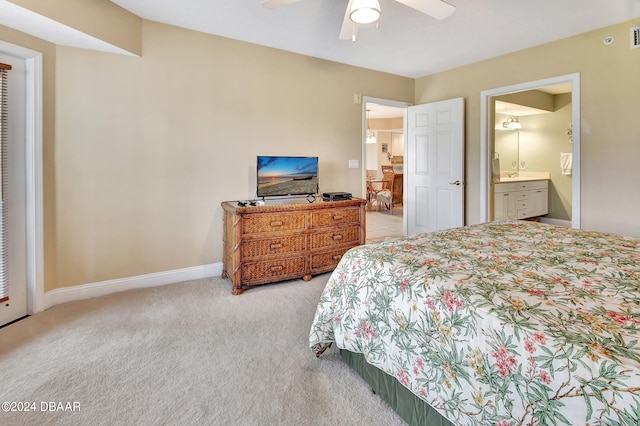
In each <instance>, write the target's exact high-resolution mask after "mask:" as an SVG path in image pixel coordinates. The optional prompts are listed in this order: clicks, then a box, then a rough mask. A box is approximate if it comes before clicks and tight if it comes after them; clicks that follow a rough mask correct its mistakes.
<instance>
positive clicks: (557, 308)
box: [309, 221, 640, 426]
mask: <svg viewBox="0 0 640 426" xmlns="http://www.w3.org/2000/svg"><path fill="white" fill-rule="evenodd" d="M639 287H640V240H638V239H633V238H625V237H619V236H614V235H610V234H603V233H595V232H587V231H581V230H575V229H568V228H561V227H556V226H552V225H545V224H539V223H534V222H522V221H521V222H505V223H488V224H482V225H474V226H469V227H464V228H457V229H453V230H447V231H442V232H435V233H430V234H421V235H417V236H413V237H404V238H399V239H395V240H389V241H386V242H382V243H378V244H371V245H364V246H360V247H356V248H354V249H352V250H350V251H349V252H347V253H346V254H345V256H344V257H343V259H342V261H341V262H340V264H339V265H338V267H337V268H336V269H335V271H334V272H333V274H332V275H331V277H330V279H329V281H328V283H327V286H326V288H325V290H324V292H323V294H322V296H321V299H320V301H319V304H318V309H317V312H316V315H315V319H314V322H313V325H312V327H311V332H310V336H309V345H310V347H311V348H312V350H313V351H314V352H315V353H316V354H317V355H318V356H320V354H321V353H322V352H323V351H324V350H325V349H326V347H328V346H329V345H330V344H331V343H333V342H335V343H336V345H337V346H338V347H339V348H343V349H347V350H349V351H352V352H358V353H362V354H364V355H365V357H366V359H367V361H368V362H369V363H370V364H373V365H375V366H377V367H378V368H380V369H382V370H384V371H385V372H387V373H388V374H390V375H391V376H394V377H396V378H397V380H399V381H400V382H401V383H402V384H403V385H404V386H406V387H407V388H409V389H410V390H411V391H412V392H413V393H415V394H416V395H418V396H419V397H420V398H422V399H424V400H425V401H427V402H428V403H429V404H430V405H431V406H433V407H434V408H436V409H437V410H438V411H439V412H440V413H441V414H442V415H443V416H445V417H446V418H448V419H449V420H450V421H451V422H453V423H454V424H459V425H499V426H506V425H555V424H558V425H561V424H566V425H587V424H589V425H599V424H606V425H640V345H639V344H638V335H639V331H638V329H639V326H640V293H639Z"/></svg>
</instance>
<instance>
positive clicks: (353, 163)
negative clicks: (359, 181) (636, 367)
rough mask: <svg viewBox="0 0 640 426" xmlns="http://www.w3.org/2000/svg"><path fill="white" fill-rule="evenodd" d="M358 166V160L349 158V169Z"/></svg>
mask: <svg viewBox="0 0 640 426" xmlns="http://www.w3.org/2000/svg"><path fill="white" fill-rule="evenodd" d="M358 167H360V166H359V161H358V160H349V168H350V169H357V168H358Z"/></svg>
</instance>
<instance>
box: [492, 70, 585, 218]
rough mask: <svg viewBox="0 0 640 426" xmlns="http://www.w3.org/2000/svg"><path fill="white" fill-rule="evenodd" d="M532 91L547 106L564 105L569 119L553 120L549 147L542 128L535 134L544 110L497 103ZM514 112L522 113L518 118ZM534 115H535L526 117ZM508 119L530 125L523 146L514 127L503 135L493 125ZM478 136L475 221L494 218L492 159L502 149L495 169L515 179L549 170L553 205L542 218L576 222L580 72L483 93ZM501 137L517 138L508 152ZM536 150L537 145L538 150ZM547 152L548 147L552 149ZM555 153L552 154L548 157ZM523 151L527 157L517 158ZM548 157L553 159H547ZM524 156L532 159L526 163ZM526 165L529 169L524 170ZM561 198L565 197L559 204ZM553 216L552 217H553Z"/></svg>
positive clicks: (519, 104)
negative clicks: (548, 103)
mask: <svg viewBox="0 0 640 426" xmlns="http://www.w3.org/2000/svg"><path fill="white" fill-rule="evenodd" d="M532 94H534V95H535V94H538V95H541V96H543V97H544V96H545V95H546V96H547V97H551V98H552V103H554V105H553V107H552V109H553V110H554V111H555V110H560V109H561V108H563V107H564V108H565V110H566V109H567V108H568V111H566V112H565V114H568V117H569V118H567V119H565V120H564V121H562V123H561V124H559V125H556V127H558V129H557V133H558V135H556V136H555V137H556V138H557V139H558V140H559V142H556V145H555V146H554V147H553V148H552V149H550V148H543V145H544V144H545V143H546V142H548V140H549V139H550V137H549V136H545V135H544V133H543V132H541V131H537V133H536V134H535V135H534V130H536V129H535V128H536V126H537V127H538V128H540V127H541V125H540V123H542V122H544V119H541V118H539V117H541V116H543V115H544V111H542V110H538V111H533V112H532V109H531V108H528V106H527V105H525V106H524V107H523V108H522V110H523V111H525V112H522V113H519V112H516V111H514V110H513V108H520V107H522V104H523V103H524V104H526V102H517V103H515V102H507V103H506V104H501V103H502V102H504V100H505V99H507V100H513V99H518V98H519V99H523V98H527V95H532ZM567 102H568V104H567ZM563 103H564V105H563ZM505 105H506V108H512V111H508V110H507V111H505V110H504V109H502V110H501V109H500V108H501V107H502V108H505ZM519 116H520V117H521V118H518V117H519ZM536 116H538V117H537V118H525V117H536ZM565 117H566V115H565ZM508 120H511V121H513V120H516V121H523V122H527V121H528V124H530V125H531V126H530V127H529V134H527V137H528V141H535V143H533V144H532V143H530V142H529V144H528V145H525V146H523V144H522V143H521V142H524V141H521V140H520V137H521V136H522V133H521V131H520V130H519V129H518V130H517V132H512V133H511V135H508V133H510V132H509V131H506V132H502V131H501V130H496V129H500V125H502V124H503V123H507V122H508ZM567 121H568V122H567ZM520 125H521V126H522V127H524V125H523V124H522V123H520ZM505 127H506V126H505ZM480 137H481V140H480V145H481V148H480V154H481V167H480V170H481V171H480V181H481V186H480V190H481V192H480V208H481V210H480V222H487V221H491V220H494V217H495V214H494V213H495V212H494V209H493V207H494V197H493V189H494V182H496V177H495V176H496V170H495V167H494V166H495V165H496V163H495V162H494V159H496V158H499V157H500V156H501V153H500V151H501V150H502V151H503V153H504V157H505V158H499V164H500V167H499V168H500V171H499V172H498V173H499V174H500V175H505V174H506V175H508V176H511V175H513V176H514V177H516V178H520V177H526V176H527V175H529V174H531V173H548V175H549V194H550V198H549V200H550V201H551V202H552V204H553V205H552V206H551V205H550V207H552V208H551V209H550V213H551V214H547V215H545V216H546V217H543V219H542V220H543V221H546V222H549V223H555V224H567V225H570V226H572V227H574V228H579V227H580V78H579V74H570V75H566V76H560V77H553V78H549V79H545V80H538V81H533V82H528V83H523V84H518V85H514V86H508V87H502V88H497V89H493V90H488V91H484V92H482V93H481V134H480ZM506 137H509V138H511V139H514V138H516V137H517V138H518V139H517V143H514V144H510V145H512V146H517V148H515V149H513V150H512V152H508V150H507V148H505V145H501V144H502V143H503V141H501V139H504V138H506ZM514 140H516V139H514ZM536 144H537V145H536ZM521 148H522V149H521ZM536 149H537V150H538V152H537V153H536ZM543 149H546V151H547V153H546V154H542V152H543ZM553 150H555V151H553ZM556 151H557V152H556ZM548 152H551V154H549V153H548ZM545 155H546V158H547V160H545V161H546V162H544V161H542V160H541V159H542V158H545ZM554 155H555V157H553V156H554ZM522 156H524V157H526V158H522ZM550 156H551V157H550ZM567 157H568V158H569V159H570V160H571V163H570V168H569V169H567V168H566V167H562V162H563V161H564V160H566V158H567ZM549 158H555V159H554V160H549ZM528 159H535V160H533V161H531V162H529V161H528ZM565 165H566V164H565ZM529 166H533V168H535V167H538V168H540V169H541V170H533V168H532V167H529ZM527 167H529V168H528V169H527ZM542 169H544V170H542ZM521 175H522V176H521ZM567 186H568V188H567ZM563 197H564V199H565V201H564V205H563ZM567 197H569V200H567ZM567 206H569V207H568V210H569V211H568V213H567V215H566V216H565V215H563V213H562V208H565V209H567ZM553 216H557V218H554V217H553Z"/></svg>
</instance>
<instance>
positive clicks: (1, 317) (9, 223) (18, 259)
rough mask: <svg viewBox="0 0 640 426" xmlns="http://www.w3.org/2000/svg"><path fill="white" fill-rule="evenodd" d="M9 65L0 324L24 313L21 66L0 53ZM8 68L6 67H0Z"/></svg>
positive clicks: (3, 100)
mask: <svg viewBox="0 0 640 426" xmlns="http://www.w3.org/2000/svg"><path fill="white" fill-rule="evenodd" d="M0 63H2V64H5V65H10V67H11V69H10V70H8V71H6V70H5V72H4V76H3V77H2V78H3V80H4V90H0V92H2V94H0V117H1V119H2V124H1V125H0V126H2V127H1V128H0V134H1V135H2V139H3V141H2V142H3V143H2V146H1V147H0V149H1V151H0V154H1V162H0V164H1V166H0V167H1V173H0V176H1V184H2V185H1V186H2V197H1V200H0V204H1V206H2V212H3V218H2V220H1V222H0V236H1V237H2V238H0V241H2V242H1V243H0V244H1V247H0V255H1V256H2V259H0V282H3V283H4V284H5V285H4V286H0V287H3V290H0V300H2V302H0V325H3V324H6V323H8V322H11V321H13V320H16V319H18V318H21V317H23V316H25V315H26V313H27V282H26V255H27V254H26V171H25V164H26V162H25V160H26V153H25V113H24V111H25V96H26V95H25V64H24V61H23V60H21V59H16V58H14V57H12V56H7V55H3V54H0ZM4 68H8V67H6V66H5V67H4Z"/></svg>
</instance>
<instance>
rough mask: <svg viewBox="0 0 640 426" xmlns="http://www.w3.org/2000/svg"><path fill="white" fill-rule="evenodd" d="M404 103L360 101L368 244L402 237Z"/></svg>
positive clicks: (403, 215)
mask: <svg viewBox="0 0 640 426" xmlns="http://www.w3.org/2000/svg"><path fill="white" fill-rule="evenodd" d="M408 106H409V104H407V103H402V102H396V101H390V100H385V99H377V98H367V97H365V98H364V99H363V160H362V164H363V168H362V169H363V176H362V186H363V194H365V197H366V198H367V222H366V223H367V242H377V241H383V240H385V239H388V238H393V237H399V236H402V235H404V234H405V231H404V230H405V225H404V223H405V220H404V218H405V209H404V196H405V195H404V178H403V176H404V168H405V161H404V160H405V135H406V131H405V126H406V108H407V107H408Z"/></svg>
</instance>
